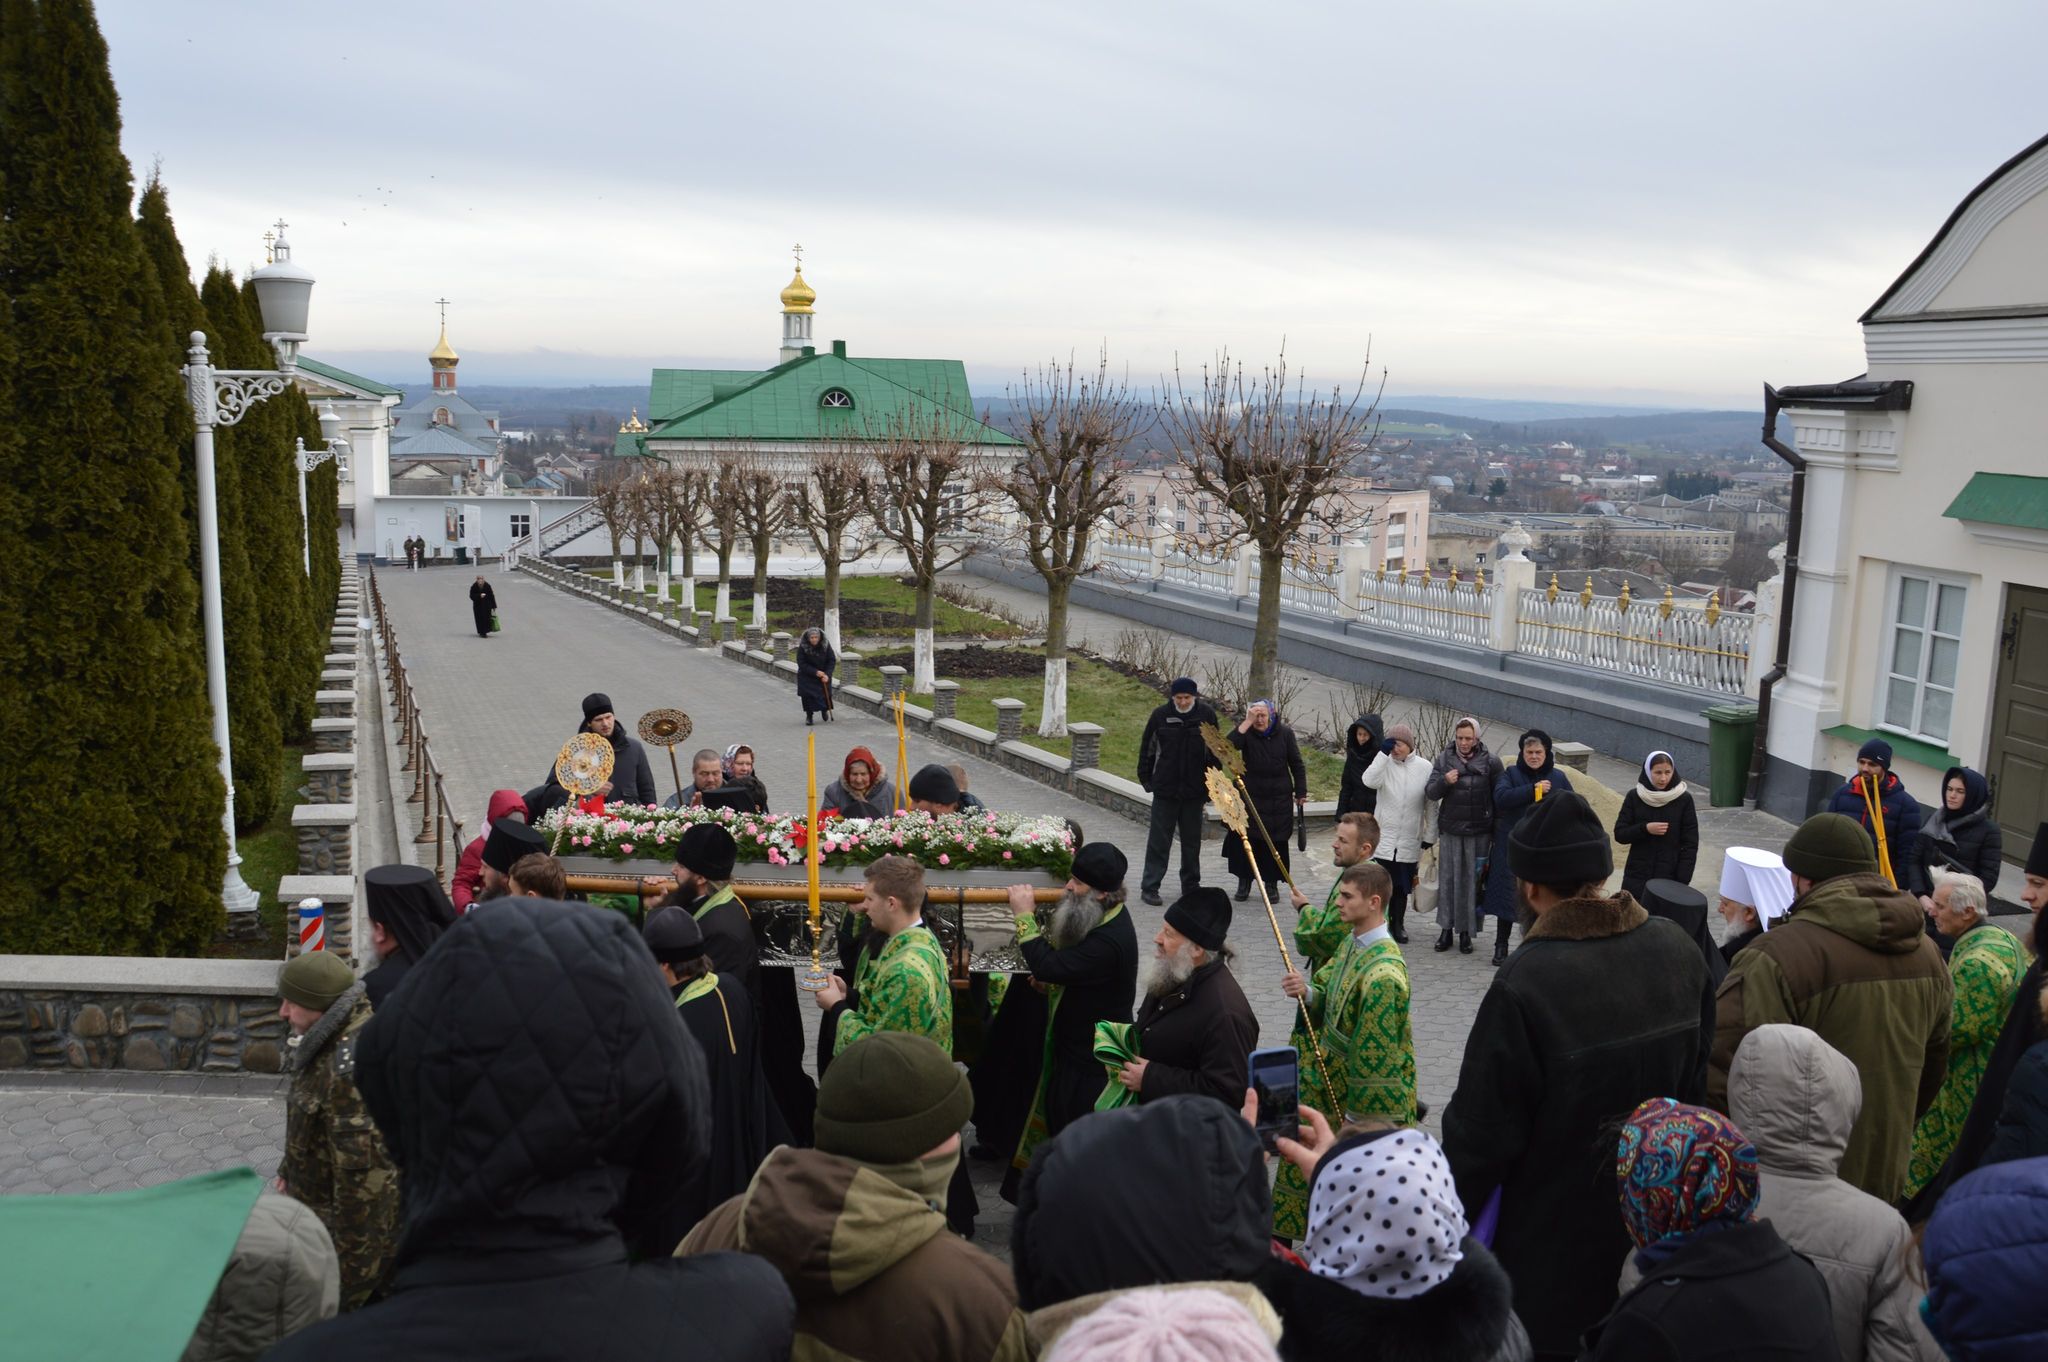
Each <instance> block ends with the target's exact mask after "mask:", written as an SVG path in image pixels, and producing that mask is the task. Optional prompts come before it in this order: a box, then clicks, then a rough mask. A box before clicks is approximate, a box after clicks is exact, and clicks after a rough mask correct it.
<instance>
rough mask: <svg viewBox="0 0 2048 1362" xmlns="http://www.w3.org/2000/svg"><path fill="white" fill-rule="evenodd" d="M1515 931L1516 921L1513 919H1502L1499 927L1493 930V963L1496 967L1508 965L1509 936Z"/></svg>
mask: <svg viewBox="0 0 2048 1362" xmlns="http://www.w3.org/2000/svg"><path fill="white" fill-rule="evenodd" d="M1514 930H1515V924H1514V921H1513V919H1511V918H1502V919H1500V922H1499V925H1498V926H1496V927H1495V928H1494V929H1493V963H1494V964H1496V965H1504V964H1506V963H1507V960H1508V935H1509V934H1510V933H1511V932H1513V931H1514Z"/></svg>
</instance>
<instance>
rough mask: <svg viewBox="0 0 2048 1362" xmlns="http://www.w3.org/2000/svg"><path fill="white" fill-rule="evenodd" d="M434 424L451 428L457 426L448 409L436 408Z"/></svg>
mask: <svg viewBox="0 0 2048 1362" xmlns="http://www.w3.org/2000/svg"><path fill="white" fill-rule="evenodd" d="M434 424H435V425H437V426H451V425H454V424H455V421H454V418H453V417H451V416H449V415H448V408H446V407H436V408H434Z"/></svg>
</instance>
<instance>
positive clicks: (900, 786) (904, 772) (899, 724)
mask: <svg viewBox="0 0 2048 1362" xmlns="http://www.w3.org/2000/svg"><path fill="white" fill-rule="evenodd" d="M895 708H896V812H898V813H901V812H903V811H904V810H905V809H907V808H909V807H910V793H909V791H908V789H907V788H906V787H905V786H904V783H903V782H904V781H905V780H906V779H907V778H908V777H909V775H910V771H909V767H910V740H909V737H908V735H907V734H906V733H905V732H904V729H903V692H902V691H898V692H896V706H895Z"/></svg>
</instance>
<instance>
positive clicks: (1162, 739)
mask: <svg viewBox="0 0 2048 1362" xmlns="http://www.w3.org/2000/svg"><path fill="white" fill-rule="evenodd" d="M1215 722H1216V711H1215V710H1214V709H1212V708H1211V707H1210V706H1208V705H1206V704H1204V703H1203V702H1202V701H1200V700H1196V701H1195V703H1194V704H1193V705H1192V706H1190V707H1189V709H1188V712H1187V713H1185V714H1183V713H1181V712H1180V711H1179V710H1177V709H1175V708H1174V707H1173V701H1171V700H1168V701H1167V702H1166V703H1165V704H1163V705H1161V706H1159V708H1157V709H1155V710H1153V711H1152V717H1151V718H1149V719H1147V720H1146V721H1145V733H1144V736H1142V737H1141V738H1139V739H1138V783H1139V784H1140V785H1142V786H1144V787H1145V788H1146V789H1148V790H1150V791H1151V792H1152V793H1153V794H1155V795H1158V796H1159V797H1160V798H1161V799H1207V798H1208V797H1209V787H1208V786H1207V785H1205V784H1203V781H1204V779H1205V778H1206V777H1205V774H1204V773H1205V772H1207V771H1208V769H1209V768H1210V767H1211V766H1214V765H1215V764H1216V758H1214V757H1212V756H1210V755H1209V748H1208V745H1207V744H1205V743H1204V742H1203V741H1202V725H1203V724H1213V723H1215Z"/></svg>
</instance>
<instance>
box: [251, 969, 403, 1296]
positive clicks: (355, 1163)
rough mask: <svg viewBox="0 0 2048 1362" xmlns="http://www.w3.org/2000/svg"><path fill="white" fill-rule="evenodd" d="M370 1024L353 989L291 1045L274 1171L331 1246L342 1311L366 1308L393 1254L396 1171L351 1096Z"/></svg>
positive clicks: (358, 1097)
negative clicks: (280, 1150) (280, 1153)
mask: <svg viewBox="0 0 2048 1362" xmlns="http://www.w3.org/2000/svg"><path fill="white" fill-rule="evenodd" d="M369 1020H370V1000H369V999H368V998H367V997H366V996H365V995H364V993H363V986H362V984H360V983H357V984H354V985H352V986H350V988H349V990H348V992H346V993H344V994H342V995H341V997H340V998H339V999H338V1000H336V1002H335V1003H334V1005H333V1006H332V1007H330V1008H328V1009H327V1011H326V1012H324V1013H322V1014H321V1017H320V1020H319V1021H317V1022H314V1023H313V1025H312V1026H311V1027H309V1028H307V1030H306V1033H305V1034H304V1035H302V1036H299V1037H297V1038H296V1039H295V1040H294V1041H293V1047H294V1048H293V1052H292V1057H291V1060H290V1065H291V1070H292V1088H291V1094H290V1096H288V1097H287V1098H286V1099H285V1132H284V1161H283V1162H282V1163H280V1164H279V1165H278V1169H277V1175H278V1177H280V1178H282V1179H283V1180H284V1189H285V1191H286V1192H288V1193H290V1194H291V1195H292V1196H294V1197H296V1198H298V1199H299V1200H300V1201H302V1202H304V1203H305V1204H306V1206H307V1207H308V1208H310V1209H311V1210H312V1212H313V1214H315V1215H317V1216H319V1217H320V1222H321V1223H322V1224H323V1225H325V1226H327V1232H328V1234H329V1235H331V1236H332V1237H333V1239H334V1252H335V1256H336V1257H337V1258H339V1259H340V1261H341V1308H342V1309H344V1310H350V1309H354V1308H355V1307H356V1306H359V1305H362V1304H364V1303H365V1302H367V1301H368V1300H369V1298H370V1293H371V1292H372V1291H373V1290H374V1289H375V1288H376V1287H377V1285H378V1284H379V1283H380V1282H381V1281H382V1280H383V1278H384V1273H385V1270H386V1269H387V1268H388V1267H389V1266H390V1264H391V1256H392V1254H393V1252H394V1251H395V1250H396V1249H397V1247H398V1228H399V1215H398V1169H397V1168H396V1167H395V1166H393V1164H392V1162H391V1155H390V1153H389V1152H388V1151H387V1150H386V1149H385V1148H384V1137H383V1136H381V1135H379V1134H378V1133H377V1127H376V1124H375V1123H374V1122H373V1121H371V1120H370V1113H369V1110H368V1108H366V1107H365V1106H364V1105H363V1095H362V1094H361V1093H359V1092H357V1091H356V1080H355V1068H356V1063H355V1049H356V1040H357V1037H358V1036H359V1035H360V1034H361V1032H362V1029H363V1027H364V1026H365V1025H366V1024H367V1023H368V1022H369Z"/></svg>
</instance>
